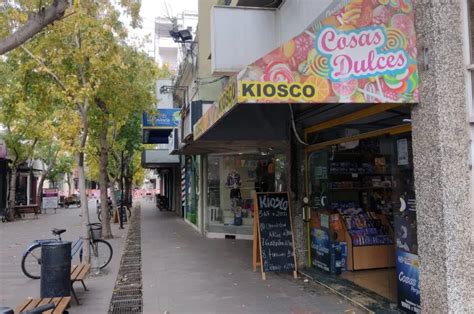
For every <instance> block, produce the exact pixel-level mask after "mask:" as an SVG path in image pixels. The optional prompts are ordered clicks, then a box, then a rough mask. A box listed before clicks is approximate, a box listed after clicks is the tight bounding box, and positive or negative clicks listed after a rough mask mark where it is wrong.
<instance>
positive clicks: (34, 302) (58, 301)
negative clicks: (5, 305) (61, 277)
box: [15, 297, 71, 314]
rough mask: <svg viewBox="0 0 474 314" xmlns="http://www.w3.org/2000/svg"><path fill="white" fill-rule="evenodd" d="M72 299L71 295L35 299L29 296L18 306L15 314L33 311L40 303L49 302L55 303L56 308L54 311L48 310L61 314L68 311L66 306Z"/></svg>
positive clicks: (54, 313)
mask: <svg viewBox="0 0 474 314" xmlns="http://www.w3.org/2000/svg"><path fill="white" fill-rule="evenodd" d="M70 301H71V297H61V298H43V299H33V298H31V297H29V298H26V299H25V300H24V301H23V302H22V303H21V304H20V305H18V306H17V307H16V309H15V314H20V313H24V312H28V311H31V310H33V309H35V308H37V307H38V306H40V305H44V304H48V303H54V305H55V308H54V309H53V310H52V311H48V312H47V313H53V314H60V313H64V312H65V311H66V308H67V307H68V306H69V302H70Z"/></svg>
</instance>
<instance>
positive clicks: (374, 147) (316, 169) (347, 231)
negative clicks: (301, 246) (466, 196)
mask: <svg viewBox="0 0 474 314" xmlns="http://www.w3.org/2000/svg"><path fill="white" fill-rule="evenodd" d="M325 107H326V108H325ZM325 107H322V108H318V109H317V110H318V111H320V112H321V113H322V114H320V115H319V116H318V115H317V114H314V112H313V115H314V116H315V117H318V118H319V119H325V120H321V121H316V123H313V124H308V127H306V129H305V131H306V132H305V135H306V138H305V139H306V140H307V142H308V143H309V144H310V146H309V147H308V148H307V149H306V153H307V155H306V156H307V167H306V169H307V171H306V182H307V195H308V197H309V203H310V206H311V221H310V223H309V225H308V229H309V230H308V233H309V238H310V239H309V243H310V248H309V250H310V251H311V260H310V261H309V262H310V263H311V266H312V267H314V268H316V269H318V270H320V271H323V272H327V273H331V274H333V275H336V276H339V277H340V278H344V279H346V280H349V281H351V282H353V283H355V284H356V285H358V286H361V287H363V288H366V289H368V290H371V291H373V292H375V293H377V294H379V295H381V296H383V297H385V298H387V299H389V300H390V301H393V302H396V300H397V272H396V258H397V254H398V253H397V252H398V250H403V251H404V252H408V253H411V254H415V255H416V254H417V244H416V214H415V210H416V201H415V195H414V180H413V160H412V148H411V147H412V140H411V126H410V121H411V120H410V108H409V107H407V106H394V105H390V106H389V107H388V108H389V109H388V110H384V109H387V108H378V109H373V107H369V106H367V107H364V106H359V107H358V106H355V105H336V106H330V108H327V107H328V106H325ZM304 112H305V111H300V117H301V116H302V115H301V114H302V113H304ZM306 113H307V114H308V113H309V111H307V112H306ZM321 115H325V116H326V118H321ZM331 116H334V118H331ZM311 144H312V145H311Z"/></svg>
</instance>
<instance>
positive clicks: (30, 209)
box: [13, 204, 41, 218]
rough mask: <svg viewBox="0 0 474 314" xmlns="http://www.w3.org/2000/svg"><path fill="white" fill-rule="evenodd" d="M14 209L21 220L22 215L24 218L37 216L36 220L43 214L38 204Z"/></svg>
mask: <svg viewBox="0 0 474 314" xmlns="http://www.w3.org/2000/svg"><path fill="white" fill-rule="evenodd" d="M13 209H14V210H15V214H16V215H17V216H18V217H19V218H22V215H23V216H24V215H25V214H35V218H38V214H40V213H41V212H40V209H39V207H38V205H37V204H31V205H15V207H14V208H13Z"/></svg>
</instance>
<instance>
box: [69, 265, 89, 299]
mask: <svg viewBox="0 0 474 314" xmlns="http://www.w3.org/2000/svg"><path fill="white" fill-rule="evenodd" d="M90 269H91V264H88V263H82V264H79V265H72V266H71V293H72V296H73V297H74V299H75V300H76V303H77V304H80V303H79V299H78V298H77V295H76V291H74V283H75V282H76V281H80V282H81V283H82V286H83V287H84V290H86V291H87V287H86V285H85V284H84V279H85V277H86V275H87V274H88V273H89V270H90Z"/></svg>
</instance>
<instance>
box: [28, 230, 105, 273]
mask: <svg viewBox="0 0 474 314" xmlns="http://www.w3.org/2000/svg"><path fill="white" fill-rule="evenodd" d="M99 225H100V224H89V232H90V240H89V247H90V252H91V256H93V257H92V258H97V261H98V265H99V268H100V269H103V268H104V267H106V266H107V265H108V264H109V263H110V261H111V260H112V255H113V250H112V246H111V245H110V243H109V242H107V241H105V240H103V239H100V237H101V235H100V232H99ZM100 228H101V227H100ZM51 232H52V233H53V234H54V235H55V236H57V238H56V239H44V240H34V241H33V243H32V244H30V246H29V247H28V249H27V250H26V251H25V252H24V253H23V258H22V260H21V270H22V271H23V273H24V274H25V276H27V277H29V278H31V279H40V276H41V246H42V245H43V244H48V243H57V242H60V241H62V239H61V234H62V233H64V232H66V229H53V230H51ZM82 245H83V239H82V238H79V239H77V240H76V241H75V242H74V243H73V244H72V245H71V259H73V258H74V256H75V255H76V254H78V253H79V261H80V262H82V255H83V247H82Z"/></svg>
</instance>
